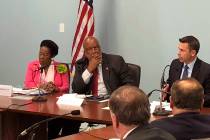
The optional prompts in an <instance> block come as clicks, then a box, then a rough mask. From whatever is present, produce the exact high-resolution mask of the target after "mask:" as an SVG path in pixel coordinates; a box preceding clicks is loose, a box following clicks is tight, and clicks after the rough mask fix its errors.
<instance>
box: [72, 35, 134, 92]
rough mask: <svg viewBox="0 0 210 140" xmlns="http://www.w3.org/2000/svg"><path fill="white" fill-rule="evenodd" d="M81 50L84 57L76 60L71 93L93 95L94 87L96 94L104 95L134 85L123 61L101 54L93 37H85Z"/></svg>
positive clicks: (119, 57) (116, 56)
mask: <svg viewBox="0 0 210 140" xmlns="http://www.w3.org/2000/svg"><path fill="white" fill-rule="evenodd" d="M83 48H84V57H83V58H82V59H80V60H78V61H77V62H76V66H75V67H76V71H75V76H74V79H73V82H72V90H73V92H76V93H85V94H91V93H92V94H95V93H93V92H95V91H93V89H94V88H95V87H96V89H95V90H96V92H98V94H100V95H106V94H107V93H108V94H111V93H112V92H113V91H114V90H115V89H117V88H118V87H119V86H121V85H125V84H133V83H134V81H133V80H132V77H131V76H130V75H129V73H128V66H127V64H126V63H125V61H124V59H123V58H122V57H121V56H118V55H111V54H105V53H102V52H101V48H100V45H99V42H98V40H97V39H96V38H95V37H90V36H89V37H87V38H86V39H85V40H84V43H83ZM96 77H97V78H96ZM96 83H97V84H98V85H97V84H96ZM96 85H97V86H96Z"/></svg>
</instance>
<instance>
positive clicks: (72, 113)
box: [17, 110, 80, 139]
mask: <svg viewBox="0 0 210 140" xmlns="http://www.w3.org/2000/svg"><path fill="white" fill-rule="evenodd" d="M70 114H71V115H80V110H73V111H71V112H68V113H65V114H62V115H58V116H56V117H51V118H48V119H45V120H42V121H39V122H37V123H34V124H33V125H31V126H29V127H28V128H26V129H25V130H23V131H22V132H21V133H20V134H19V135H18V136H17V139H19V138H20V137H21V136H25V135H27V134H29V133H30V132H32V131H33V130H35V129H36V128H38V127H39V126H40V125H41V124H43V123H45V122H49V121H52V120H55V119H58V118H61V117H64V116H67V115H70Z"/></svg>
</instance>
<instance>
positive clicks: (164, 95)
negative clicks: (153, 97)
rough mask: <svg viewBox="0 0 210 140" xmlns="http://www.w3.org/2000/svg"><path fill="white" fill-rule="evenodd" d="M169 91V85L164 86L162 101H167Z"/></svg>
mask: <svg viewBox="0 0 210 140" xmlns="http://www.w3.org/2000/svg"><path fill="white" fill-rule="evenodd" d="M168 90H169V84H165V85H164V86H163V88H162V91H163V92H161V96H162V101H165V100H166V97H167V94H168V93H167V92H168Z"/></svg>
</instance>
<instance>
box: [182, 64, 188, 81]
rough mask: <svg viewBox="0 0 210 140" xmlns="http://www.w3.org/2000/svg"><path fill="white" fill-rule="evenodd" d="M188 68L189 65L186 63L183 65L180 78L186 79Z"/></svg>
mask: <svg viewBox="0 0 210 140" xmlns="http://www.w3.org/2000/svg"><path fill="white" fill-rule="evenodd" d="M188 69H189V67H188V66H187V65H185V66H184V72H183V75H182V79H186V78H187V77H188Z"/></svg>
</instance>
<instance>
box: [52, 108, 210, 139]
mask: <svg viewBox="0 0 210 140" xmlns="http://www.w3.org/2000/svg"><path fill="white" fill-rule="evenodd" d="M201 113H202V114H209V115H210V108H203V109H202V110H201ZM161 118H164V117H163V116H162V117H161V116H153V115H152V116H151V118H150V121H153V120H157V119H161ZM110 138H117V136H116V134H115V132H114V130H113V127H112V126H109V127H105V128H100V129H95V130H91V131H87V132H80V133H78V134H74V135H70V136H66V137H62V138H58V139H56V140H86V139H87V140H102V139H104V140H108V139H110Z"/></svg>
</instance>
